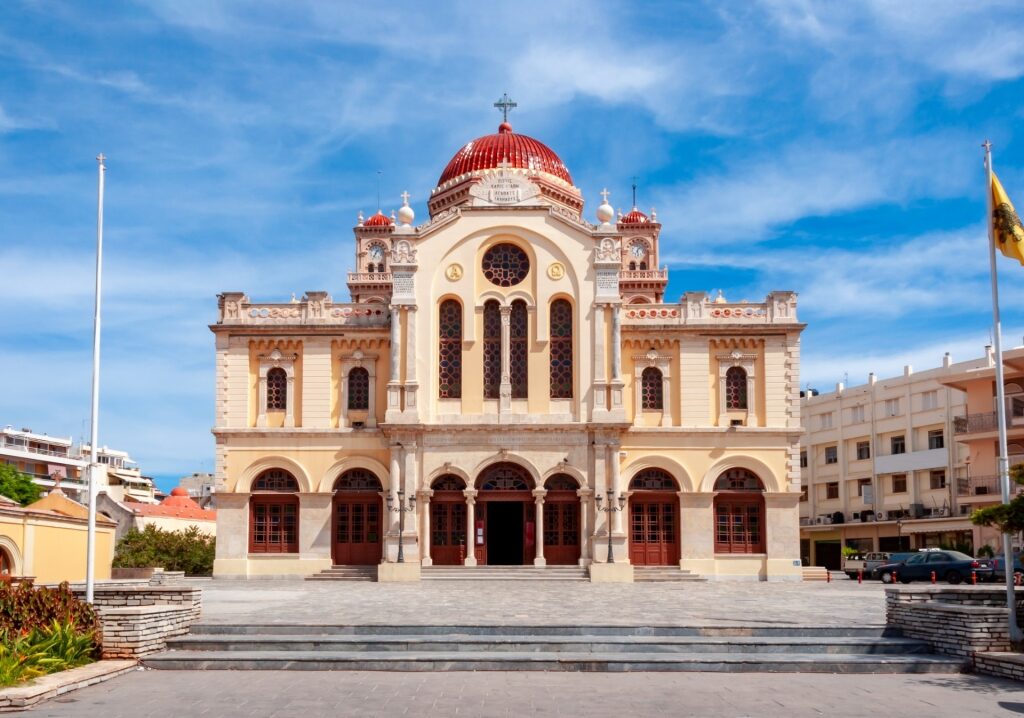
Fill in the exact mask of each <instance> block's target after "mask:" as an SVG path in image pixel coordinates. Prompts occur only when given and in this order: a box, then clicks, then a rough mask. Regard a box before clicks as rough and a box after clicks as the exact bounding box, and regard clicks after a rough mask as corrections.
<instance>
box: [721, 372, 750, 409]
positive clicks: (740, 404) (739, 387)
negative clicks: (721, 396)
mask: <svg viewBox="0 0 1024 718" xmlns="http://www.w3.org/2000/svg"><path fill="white" fill-rule="evenodd" d="M725 408H726V409H728V410H730V411H733V410H740V411H742V410H744V409H746V408H747V372H745V371H744V370H743V367H738V366H734V367H730V368H729V371H727V372H726V373H725Z"/></svg>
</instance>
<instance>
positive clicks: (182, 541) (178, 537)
mask: <svg viewBox="0 0 1024 718" xmlns="http://www.w3.org/2000/svg"><path fill="white" fill-rule="evenodd" d="M215 548H216V541H215V539H214V537H213V536H207V535H206V534H204V533H202V532H201V531H200V530H199V528H198V527H197V526H189V527H188V528H187V529H185V530H184V531H164V530H162V529H159V528H157V527H156V526H153V525H152V524H150V525H149V526H146V528H145V529H143V530H142V531H139V530H138V529H132V530H130V531H129V532H128V533H126V534H125V535H124V538H122V539H121V540H120V541H118V542H117V551H116V552H115V554H114V567H115V568H156V567H162V568H164V569H166V570H167V571H184V572H185V573H186V574H187V575H189V576H209V575H211V574H212V573H213V558H214V551H215Z"/></svg>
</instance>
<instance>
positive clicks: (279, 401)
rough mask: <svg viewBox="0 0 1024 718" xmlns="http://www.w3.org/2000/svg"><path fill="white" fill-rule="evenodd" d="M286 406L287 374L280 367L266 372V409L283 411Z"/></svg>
mask: <svg viewBox="0 0 1024 718" xmlns="http://www.w3.org/2000/svg"><path fill="white" fill-rule="evenodd" d="M287 406H288V375H287V374H286V373H285V371H284V369H282V368H281V367H274V368H273V369H271V370H270V371H268V372H267V411H284V410H285V409H286V408H287Z"/></svg>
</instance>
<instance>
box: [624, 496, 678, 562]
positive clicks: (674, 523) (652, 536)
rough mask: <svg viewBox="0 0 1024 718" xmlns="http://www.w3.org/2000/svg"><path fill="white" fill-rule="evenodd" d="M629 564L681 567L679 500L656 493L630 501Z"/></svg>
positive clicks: (632, 498)
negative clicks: (679, 565)
mask: <svg viewBox="0 0 1024 718" xmlns="http://www.w3.org/2000/svg"><path fill="white" fill-rule="evenodd" d="M629 560H630V561H631V562H632V563H633V565H635V566H674V565H678V564H679V499H678V498H676V496H674V495H672V494H669V495H664V494H659V493H656V492H650V493H641V494H633V496H631V497H630V498H629Z"/></svg>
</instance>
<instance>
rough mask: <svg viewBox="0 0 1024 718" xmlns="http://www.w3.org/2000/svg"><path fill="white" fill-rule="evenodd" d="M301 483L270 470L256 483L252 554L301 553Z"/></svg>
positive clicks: (251, 522) (251, 506)
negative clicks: (299, 493) (299, 494)
mask: <svg viewBox="0 0 1024 718" xmlns="http://www.w3.org/2000/svg"><path fill="white" fill-rule="evenodd" d="M298 492H299V482H298V481H296V480H295V477H294V476H292V475H291V474H290V473H288V472H287V471H285V470H284V469H267V470H266V471H264V472H263V473H262V474H260V475H259V476H257V477H256V480H255V481H253V482H252V496H251V497H250V499H249V552H250V553H298V552H299V496H298Z"/></svg>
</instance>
